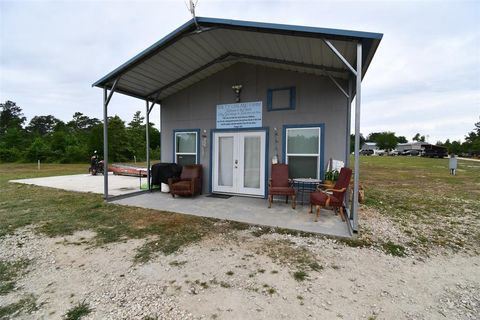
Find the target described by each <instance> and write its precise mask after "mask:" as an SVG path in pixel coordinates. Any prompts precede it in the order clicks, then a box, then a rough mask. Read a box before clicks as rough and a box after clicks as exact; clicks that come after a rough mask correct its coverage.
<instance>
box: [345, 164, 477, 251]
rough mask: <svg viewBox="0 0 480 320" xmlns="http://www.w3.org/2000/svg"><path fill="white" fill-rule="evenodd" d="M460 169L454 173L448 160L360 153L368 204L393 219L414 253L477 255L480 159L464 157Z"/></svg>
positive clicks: (459, 165)
mask: <svg viewBox="0 0 480 320" xmlns="http://www.w3.org/2000/svg"><path fill="white" fill-rule="evenodd" d="M457 171H458V174H457V175H456V176H451V175H450V174H449V169H448V159H430V158H422V157H361V158H360V181H361V183H362V184H363V186H364V188H365V197H366V200H365V203H364V205H365V206H367V207H371V208H374V209H376V210H377V212H379V213H380V214H381V215H384V216H386V217H388V218H389V219H390V220H391V221H393V223H394V224H395V225H396V226H398V228H399V229H400V230H401V231H402V232H403V233H404V234H405V236H406V237H407V238H408V239H409V240H410V241H409V240H407V241H404V243H402V244H404V245H408V246H409V247H410V248H411V249H413V250H414V251H420V252H424V251H428V250H429V249H430V248H432V247H434V246H437V247H445V248H449V249H453V250H454V251H458V250H468V251H473V252H477V253H478V248H480V241H479V239H478V237H477V233H478V229H479V221H480V163H479V162H473V161H462V160H459V162H458V170H457ZM361 223H362V220H360V224H361ZM360 226H361V225H360ZM419 235H420V236H419ZM407 243H408V244H407ZM346 244H348V243H346ZM380 245H382V243H380ZM359 246H364V245H359Z"/></svg>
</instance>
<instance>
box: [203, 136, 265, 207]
mask: <svg viewBox="0 0 480 320" xmlns="http://www.w3.org/2000/svg"><path fill="white" fill-rule="evenodd" d="M239 131H243V132H245V131H247V132H248V131H265V190H264V195H263V198H264V199H265V198H267V195H268V162H269V156H268V154H269V146H270V144H269V141H270V140H269V137H270V135H269V133H270V128H269V127H258V128H234V129H211V130H210V168H209V170H208V171H209V172H208V191H209V192H210V193H212V191H213V186H212V183H213V181H212V172H213V134H214V133H216V132H239Z"/></svg>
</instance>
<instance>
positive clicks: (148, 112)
mask: <svg viewBox="0 0 480 320" xmlns="http://www.w3.org/2000/svg"><path fill="white" fill-rule="evenodd" d="M145 103H146V109H145V113H146V114H147V117H146V121H147V123H146V124H145V140H146V145H147V186H148V190H149V191H150V190H151V187H150V111H151V110H152V109H151V108H150V106H149V103H148V100H145ZM152 108H153V104H152Z"/></svg>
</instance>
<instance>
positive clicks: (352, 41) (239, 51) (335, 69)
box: [92, 17, 383, 102]
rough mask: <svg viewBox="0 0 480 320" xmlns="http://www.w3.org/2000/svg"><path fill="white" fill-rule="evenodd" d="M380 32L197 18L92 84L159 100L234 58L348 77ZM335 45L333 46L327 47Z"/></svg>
mask: <svg viewBox="0 0 480 320" xmlns="http://www.w3.org/2000/svg"><path fill="white" fill-rule="evenodd" d="M382 36H383V35H382V34H380V33H370V32H360V31H350V30H339V29H326V28H314V27H305V26H294V25H283V24H272V23H259V22H250V21H238V20H225V19H215V18H202V17H198V18H196V21H195V20H194V19H192V20H190V21H188V22H187V23H185V24H184V25H182V26H181V27H179V28H178V29H176V30H175V31H173V32H172V33H170V34H169V35H167V36H166V37H164V38H163V39H161V40H160V41H158V42H156V43H155V44H153V45H152V46H150V47H149V48H147V49H145V50H144V51H142V52H141V53H139V54H138V55H136V56H135V57H133V58H132V59H130V60H128V61H127V62H126V63H124V64H122V65H121V66H119V67H118V68H116V69H115V70H113V71H112V72H110V73H108V74H107V75H106V76H104V77H102V78H101V79H100V80H98V81H97V82H95V83H94V84H93V85H92V86H96V87H100V88H107V89H111V88H112V87H113V85H114V83H115V81H116V80H118V81H117V85H116V88H115V91H116V92H120V93H123V94H126V95H129V96H132V97H136V98H140V99H143V100H147V101H151V102H158V101H161V100H162V99H164V98H166V97H168V96H169V95H172V94H174V93H176V92H178V91H180V90H182V89H184V88H186V87H189V86H191V85H192V84H194V83H196V82H198V81H200V80H202V79H204V78H206V77H209V76H210V75H212V74H214V73H216V72H219V71H221V70H223V69H225V68H227V67H229V66H231V65H233V64H235V63H238V62H247V63H252V64H258V65H262V66H268V67H274V68H281V69H285V70H290V71H296V72H303V73H311V74H316V75H328V76H330V77H334V78H337V79H345V80H346V79H348V78H349V77H350V76H351V74H350V73H351V70H349V68H348V67H347V66H346V64H345V63H344V62H342V61H341V60H340V58H339V57H338V55H337V54H336V53H335V52H334V50H335V49H336V50H338V51H339V52H340V54H341V55H342V56H343V57H344V58H345V60H346V61H347V62H348V63H349V64H350V65H351V66H355V65H356V52H357V51H356V44H357V43H358V42H360V43H361V44H362V47H363V50H362V66H363V67H362V76H363V75H364V74H365V72H366V71H367V69H368V66H369V65H370V62H371V60H372V58H373V55H374V54H375V51H376V49H377V47H378V45H379V43H380V40H381V39H382ZM329 44H331V45H332V47H333V49H332V47H330V46H329Z"/></svg>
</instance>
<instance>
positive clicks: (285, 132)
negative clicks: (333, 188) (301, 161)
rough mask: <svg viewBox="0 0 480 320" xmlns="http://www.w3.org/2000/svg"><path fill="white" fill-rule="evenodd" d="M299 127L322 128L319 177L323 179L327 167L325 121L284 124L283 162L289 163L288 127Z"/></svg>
mask: <svg viewBox="0 0 480 320" xmlns="http://www.w3.org/2000/svg"><path fill="white" fill-rule="evenodd" d="M297 128H320V140H319V143H320V148H319V150H320V155H319V156H320V165H319V166H320V168H318V170H319V172H318V177H319V179H321V180H323V177H324V175H325V172H324V171H325V168H324V158H325V154H324V150H325V123H315V124H288V125H284V126H283V133H282V139H283V145H282V146H283V147H282V160H283V163H287V129H297Z"/></svg>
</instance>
